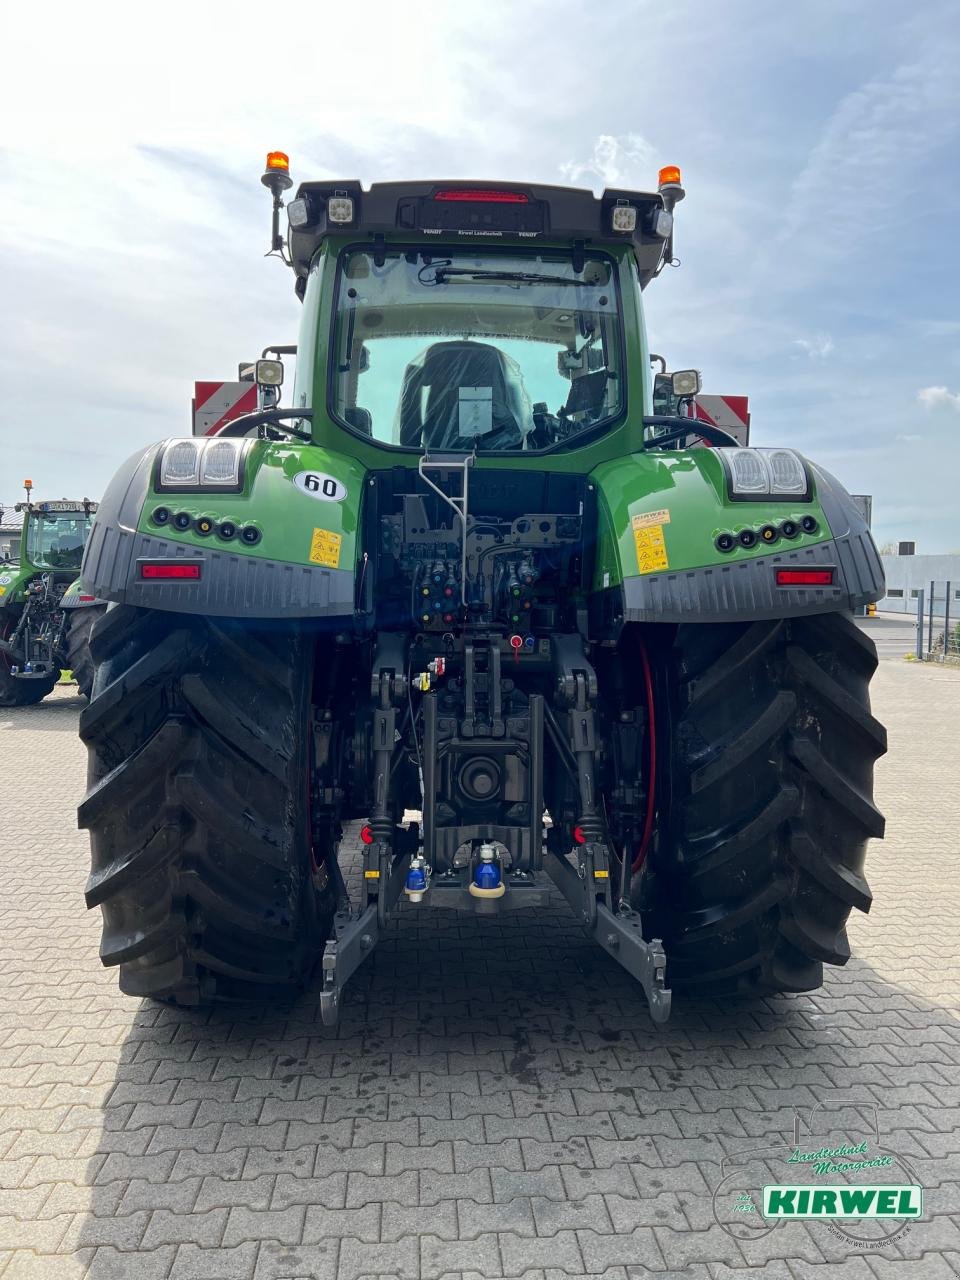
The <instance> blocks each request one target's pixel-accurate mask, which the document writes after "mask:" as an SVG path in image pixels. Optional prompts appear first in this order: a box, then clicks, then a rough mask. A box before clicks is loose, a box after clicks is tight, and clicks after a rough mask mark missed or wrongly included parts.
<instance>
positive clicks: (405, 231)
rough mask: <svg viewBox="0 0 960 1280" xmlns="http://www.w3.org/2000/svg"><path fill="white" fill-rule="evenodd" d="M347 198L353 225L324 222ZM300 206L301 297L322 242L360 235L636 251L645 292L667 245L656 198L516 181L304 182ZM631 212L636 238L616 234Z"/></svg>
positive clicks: (294, 235) (295, 238)
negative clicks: (657, 223) (621, 218)
mask: <svg viewBox="0 0 960 1280" xmlns="http://www.w3.org/2000/svg"><path fill="white" fill-rule="evenodd" d="M332 196H347V197H349V198H350V199H352V201H353V218H352V220H351V221H350V222H349V223H343V222H332V221H330V220H329V219H328V217H327V201H328V200H329V199H330V198H331V197H332ZM295 199H298V200H304V201H305V202H306V216H307V221H306V222H305V223H304V224H303V225H301V226H300V227H292V226H291V228H290V234H289V247H290V256H291V259H292V263H293V268H294V271H295V272H296V276H297V285H296V290H297V294H298V296H299V297H301V298H302V297H303V291H304V287H305V284H306V276H307V272H308V271H309V269H310V262H311V260H312V258H313V256H314V254H315V253H316V251H317V248H318V246H319V245H320V243H321V242H322V241H323V239H324V238H325V237H326V236H328V235H331V234H333V233H338V234H343V233H347V234H349V233H351V232H353V233H355V235H356V238H357V240H358V241H362V240H366V239H369V240H370V242H371V244H372V245H376V243H377V241H378V240H382V241H384V242H386V241H387V240H388V239H389V241H391V242H392V243H398V242H403V241H404V240H409V239H416V240H418V241H419V240H429V239H430V238H432V237H444V238H445V242H447V243H448V242H449V239H450V238H453V239H460V240H462V241H463V243H464V244H483V245H486V244H491V245H492V244H496V243H497V242H498V241H500V240H509V241H514V240H517V239H519V240H520V241H529V243H530V245H531V247H532V246H535V245H536V244H537V243H538V242H540V241H544V242H556V241H558V240H561V241H568V242H569V243H570V244H571V245H575V244H576V242H578V241H579V242H582V244H583V247H584V248H585V249H590V248H591V247H598V246H606V247H609V246H612V245H623V244H624V243H626V244H629V245H631V246H632V248H633V251H634V254H635V256H636V259H637V268H638V270H639V273H640V283H641V287H643V286H645V285H646V284H648V283H649V281H650V280H651V279H652V278H653V277H654V275H656V273H657V271H658V269H659V267H660V265H661V263H662V260H663V256H664V248H665V245H666V244H667V243H668V241H666V240H665V239H664V238H663V237H662V236H660V235H657V234H655V233H654V231H653V229H652V226H653V220H654V218H655V217H656V214H657V211H658V210H660V209H663V208H664V202H663V198H662V196H661V195H660V193H659V192H649V191H627V190H623V189H621V188H612V187H608V188H606V189H605V190H604V192H603V194H602V195H601V196H600V197H599V199H598V198H597V197H596V196H595V195H594V194H593V192H592V191H588V190H586V189H584V188H580V187H553V186H541V185H538V184H533V183H516V182H472V181H469V180H466V179H462V178H459V179H449V180H447V181H442V180H437V181H432V182H378V183H374V184H373V186H371V187H370V188H369V189H368V190H366V191H365V190H364V189H363V187H362V185H361V184H360V183H359V182H358V181H356V180H351V181H342V180H341V181H334V180H329V181H324V182H302V183H301V184H300V186H299V187H298V188H297V193H296V197H295ZM617 205H631V206H633V208H635V209H636V211H637V217H636V226H635V228H634V230H633V231H630V232H623V231H614V230H613V216H612V215H613V209H614V207H615V206H617Z"/></svg>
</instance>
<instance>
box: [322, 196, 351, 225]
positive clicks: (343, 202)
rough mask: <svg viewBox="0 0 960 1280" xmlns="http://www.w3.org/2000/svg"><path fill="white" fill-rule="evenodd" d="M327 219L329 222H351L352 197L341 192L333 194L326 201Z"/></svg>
mask: <svg viewBox="0 0 960 1280" xmlns="http://www.w3.org/2000/svg"><path fill="white" fill-rule="evenodd" d="M327 218H328V219H329V220H330V222H337V223H342V222H352V221H353V196H348V195H347V194H346V193H345V192H343V191H337V192H334V194H333V195H332V196H330V197H329V199H328V200H327Z"/></svg>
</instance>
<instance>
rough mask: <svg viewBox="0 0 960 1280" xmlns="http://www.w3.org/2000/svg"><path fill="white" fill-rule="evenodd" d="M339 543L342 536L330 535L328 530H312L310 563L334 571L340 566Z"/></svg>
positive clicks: (337, 534)
mask: <svg viewBox="0 0 960 1280" xmlns="http://www.w3.org/2000/svg"><path fill="white" fill-rule="evenodd" d="M341 542H343V535H342V534H339V533H331V532H330V530H329V529H314V531H313V537H312V538H311V539H310V563H311V564H322V565H325V566H326V568H328V569H336V568H337V567H338V566H339V564H340V544H341Z"/></svg>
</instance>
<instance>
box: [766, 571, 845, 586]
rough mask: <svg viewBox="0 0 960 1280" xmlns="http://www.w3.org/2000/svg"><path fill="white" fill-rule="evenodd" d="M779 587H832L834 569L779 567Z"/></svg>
mask: <svg viewBox="0 0 960 1280" xmlns="http://www.w3.org/2000/svg"><path fill="white" fill-rule="evenodd" d="M777 586H778V587H831V586H833V570H832V569H778V570H777Z"/></svg>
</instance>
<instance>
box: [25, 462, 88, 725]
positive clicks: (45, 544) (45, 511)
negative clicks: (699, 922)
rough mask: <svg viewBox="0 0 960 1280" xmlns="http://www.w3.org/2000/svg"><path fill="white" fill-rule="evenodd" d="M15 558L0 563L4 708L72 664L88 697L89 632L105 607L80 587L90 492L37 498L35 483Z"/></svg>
mask: <svg viewBox="0 0 960 1280" xmlns="http://www.w3.org/2000/svg"><path fill="white" fill-rule="evenodd" d="M24 488H25V490H26V494H27V499H26V501H25V502H18V503H17V504H16V507H15V510H16V511H17V512H22V513H23V531H22V534H21V537H20V551H19V555H18V558H17V559H11V560H9V561H3V562H0V707H24V706H32V705H33V704H34V703H36V702H39V701H40V700H41V699H42V698H45V697H46V696H47V694H48V693H49V692H50V690H51V689H52V688H53V686H54V685H55V684H56V683H57V681H58V680H59V679H60V672H61V669H63V668H67V669H72V671H73V674H74V678H75V679H76V681H77V684H78V686H79V688H80V692H81V693H83V694H85V695H88V696H89V693H90V684H91V681H92V678H93V670H92V665H91V661H90V653H89V648H88V641H89V631H90V627H91V626H92V623H93V621H94V619H95V618H96V617H99V616H100V615H101V614H102V613H103V612H104V610H105V608H106V605H105V603H104V602H103V601H99V600H97V599H96V598H95V597H94V596H91V595H88V594H87V593H86V592H82V591H81V590H80V584H79V575H80V561H81V558H82V556H83V548H84V545H85V543H86V540H87V535H88V534H89V532H90V528H91V525H92V523H93V516H94V513H95V512H96V509H97V504H96V503H95V502H90V501H89V499H87V498H82V499H80V500H79V501H77V500H71V499H68V498H61V499H60V500H59V501H57V502H33V501H32V500H31V492H32V488H33V484H32V481H30V480H27V481H25V482H24ZM0 514H2V513H0Z"/></svg>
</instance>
